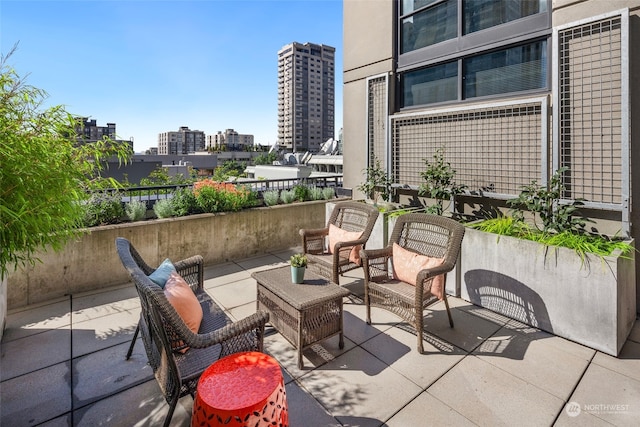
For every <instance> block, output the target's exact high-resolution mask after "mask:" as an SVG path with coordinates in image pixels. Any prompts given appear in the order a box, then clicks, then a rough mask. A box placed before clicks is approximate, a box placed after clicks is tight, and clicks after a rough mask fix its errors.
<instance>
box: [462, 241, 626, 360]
mask: <svg viewBox="0 0 640 427" xmlns="http://www.w3.org/2000/svg"><path fill="white" fill-rule="evenodd" d="M632 243H633V242H632ZM633 256H634V254H633V253H632V254H631V255H629V257H631V258H622V257H620V256H618V255H613V256H608V257H604V258H600V257H597V256H593V255H592V256H587V258H586V260H585V261H584V263H583V262H582V261H581V260H580V258H579V257H578V255H577V254H576V253H575V252H574V251H572V250H569V249H566V248H545V247H544V246H543V245H541V244H539V243H535V242H531V241H526V240H520V239H516V238H513V237H507V236H497V235H495V234H490V233H485V232H482V231H478V230H474V229H469V228H467V231H466V234H465V237H464V240H463V242H462V253H461V259H460V262H459V263H458V268H459V269H460V280H461V296H462V298H463V299H465V300H467V301H469V302H471V303H473V304H475V305H478V306H481V307H485V308H488V309H490V310H492V311H496V312H498V313H501V314H504V315H505V316H507V317H510V318H512V319H515V320H518V321H521V322H523V323H526V324H528V325H531V326H535V327H536V328H540V329H542V330H545V331H548V332H550V333H553V334H554V335H558V336H561V337H564V338H567V339H570V340H572V341H575V342H578V343H580V344H583V345H585V346H588V347H591V348H594V349H596V350H599V351H602V352H604V353H607V354H610V355H613V356H617V355H618V354H619V352H620V349H621V348H622V345H623V344H624V342H625V340H626V339H627V337H628V336H629V333H630V332H631V328H632V326H633V323H634V321H635V317H636V285H635V268H634V262H635V261H634V259H633Z"/></svg>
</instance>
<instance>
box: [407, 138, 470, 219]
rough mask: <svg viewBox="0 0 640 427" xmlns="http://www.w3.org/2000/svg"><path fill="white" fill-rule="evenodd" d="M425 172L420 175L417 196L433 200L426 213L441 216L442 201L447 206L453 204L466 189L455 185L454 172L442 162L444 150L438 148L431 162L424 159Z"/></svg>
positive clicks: (448, 165)
mask: <svg viewBox="0 0 640 427" xmlns="http://www.w3.org/2000/svg"><path fill="white" fill-rule="evenodd" d="M424 163H425V166H426V168H425V170H424V172H421V173H420V176H421V177H422V179H424V181H425V182H424V183H423V184H421V185H420V187H419V189H418V194H419V195H421V196H427V197H429V198H431V199H435V204H434V205H431V206H427V207H426V211H427V212H428V213H432V214H435V215H442V213H443V212H444V208H445V206H444V201H445V200H448V201H449V204H451V203H453V202H454V199H455V197H456V196H458V195H460V194H462V193H463V192H464V190H465V189H466V188H467V187H466V186H465V185H462V184H456V182H455V176H456V171H455V169H453V168H452V167H451V164H450V163H449V162H445V160H444V149H443V148H439V149H437V150H436V152H435V153H434V155H433V161H432V162H429V160H428V159H424Z"/></svg>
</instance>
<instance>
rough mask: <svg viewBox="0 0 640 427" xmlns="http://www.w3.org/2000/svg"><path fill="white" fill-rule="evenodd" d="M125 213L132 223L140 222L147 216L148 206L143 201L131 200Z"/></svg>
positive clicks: (126, 205)
mask: <svg viewBox="0 0 640 427" xmlns="http://www.w3.org/2000/svg"><path fill="white" fill-rule="evenodd" d="M124 212H125V214H126V215H127V218H129V220H130V221H140V220H141V219H144V217H145V215H146V214H147V204H146V203H145V202H143V201H141V200H131V201H130V202H127V203H126V204H125V206H124Z"/></svg>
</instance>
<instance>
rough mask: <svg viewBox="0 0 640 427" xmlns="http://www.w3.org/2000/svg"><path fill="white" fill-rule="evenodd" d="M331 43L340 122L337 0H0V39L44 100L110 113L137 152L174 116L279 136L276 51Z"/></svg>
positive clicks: (97, 114) (197, 125)
mask: <svg viewBox="0 0 640 427" xmlns="http://www.w3.org/2000/svg"><path fill="white" fill-rule="evenodd" d="M294 41H297V42H300V43H305V42H311V43H318V44H326V45H329V46H333V47H335V48H336V66H335V70H336V71H335V82H336V96H335V100H336V101H335V102H336V105H335V107H336V111H335V117H336V129H335V132H336V137H337V134H338V131H339V129H340V128H341V127H342V1H341V0H289V1H285V0H255V1H241V0H199V1H160V0H135V1H134V0H121V1H106V0H100V1H92V0H76V1H56V0H50V1H31V0H2V2H1V3H0V50H1V51H2V54H3V55H6V54H7V53H8V52H9V50H10V49H11V48H12V47H13V46H14V45H15V44H16V43H18V48H17V50H16V52H15V53H14V54H13V56H11V58H10V59H9V61H8V63H9V64H10V65H11V66H13V67H14V68H15V69H16V71H17V72H18V73H19V74H20V75H21V76H25V75H27V74H29V76H28V78H27V82H28V83H29V84H31V85H33V86H35V87H38V88H40V89H44V90H45V91H46V92H47V93H48V94H49V97H48V99H47V100H46V105H47V106H50V105H64V106H65V107H66V109H67V111H69V112H70V113H72V114H74V115H79V116H87V117H90V118H92V119H95V120H97V124H98V125H99V126H106V124H107V123H116V132H117V134H118V137H120V138H123V139H129V138H130V137H133V139H134V149H135V151H136V152H138V151H142V150H145V149H147V148H149V147H155V146H157V136H158V133H161V132H167V131H173V130H177V129H178V128H179V127H180V126H189V127H190V128H191V129H197V130H201V131H204V132H205V133H206V134H207V135H209V134H214V133H216V132H217V131H224V130H225V129H227V128H232V129H235V130H236V131H238V132H239V133H243V134H253V135H254V136H255V141H256V143H261V144H273V143H274V142H275V141H276V139H277V131H278V127H277V111H278V102H277V84H278V83H277V63H278V56H277V52H278V50H280V48H282V47H283V46H284V45H286V44H288V43H291V42H294Z"/></svg>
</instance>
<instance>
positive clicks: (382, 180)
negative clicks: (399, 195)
mask: <svg viewBox="0 0 640 427" xmlns="http://www.w3.org/2000/svg"><path fill="white" fill-rule="evenodd" d="M371 163H372V165H371V166H369V167H368V168H366V169H365V171H364V172H365V176H366V179H365V181H364V182H363V183H362V184H360V185H358V186H357V187H356V189H357V190H359V191H362V192H363V193H364V194H365V195H366V197H367V198H368V199H370V200H372V201H373V204H374V205H375V206H378V200H379V199H380V198H381V197H382V200H383V201H384V202H389V201H390V200H389V199H390V198H391V185H393V182H394V181H393V178H391V177H389V176H387V172H386V171H385V170H384V169H383V168H382V165H381V164H380V160H379V159H377V158H376V157H373V159H372V162H371Z"/></svg>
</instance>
